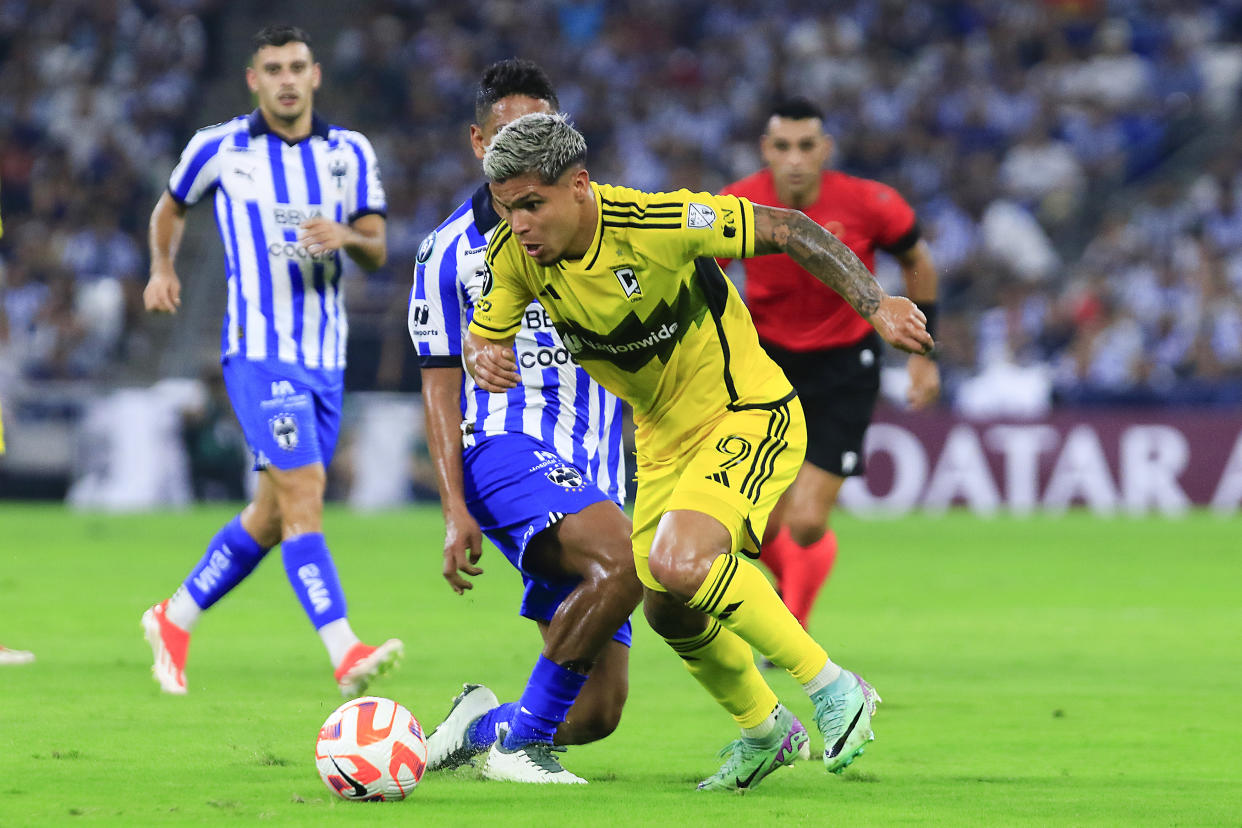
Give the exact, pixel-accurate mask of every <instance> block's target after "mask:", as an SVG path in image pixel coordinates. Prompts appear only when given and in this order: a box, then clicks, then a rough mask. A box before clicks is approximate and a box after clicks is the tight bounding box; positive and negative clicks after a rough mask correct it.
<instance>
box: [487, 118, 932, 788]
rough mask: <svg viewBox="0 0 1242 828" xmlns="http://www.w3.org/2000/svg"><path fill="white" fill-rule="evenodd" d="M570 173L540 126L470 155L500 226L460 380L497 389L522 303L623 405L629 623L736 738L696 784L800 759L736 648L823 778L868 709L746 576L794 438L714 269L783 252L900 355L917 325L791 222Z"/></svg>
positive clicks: (844, 258)
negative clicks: (639, 611)
mask: <svg viewBox="0 0 1242 828" xmlns="http://www.w3.org/2000/svg"><path fill="white" fill-rule="evenodd" d="M585 162H586V141H585V140H584V139H583V137H582V135H581V134H579V133H578V132H577V131H576V130H575V129H574V128H573V127H572V126H571V125H570V124H569V123H568V122H567V121H566V120H565V118H564V117H563V116H557V115H547V114H531V115H526V116H524V117H522V118H519V119H517V120H515V121H513V122H512V123H510V124H509V125H508V126H507V127H505V128H504V129H503V130H502V131H501V132H500V133H499V134H498V135H497V136H496V138H495V140H494V141H493V142H492V144H491V145H490V147H489V148H488V150H487V154H486V155H485V157H484V159H483V169H484V172H485V173H486V175H487V177H488V179H489V181H490V182H491V190H492V199H493V202H494V203H495V205H496V207H497V210H498V211H499V213H500V216H501V218H502V219H504V220H505V222H504V223H503V224H501V225H500V227H499V228H497V230H496V233H495V235H494V236H493V237H492V241H491V244H490V245H489V248H488V251H487V257H486V260H485V261H486V263H487V266H488V270H489V272H488V273H487V274H486V276H485V285H484V288H483V291H482V294H481V296H480V297H479V299H478V300H477V301H476V303H475V307H474V316H473V321H472V323H471V325H470V329H469V333H468V335H467V337H466V342H465V349H464V350H465V359H466V367H467V368H468V369H469V370H470V372H471V374H473V376H474V377H475V379H476V381H477V382H478V383H479V385H480V386H482V387H483V388H485V389H487V390H489V391H495V392H500V391H505V390H507V389H509V388H513V387H515V385H516V384H517V381H518V374H517V372H516V370H515V368H516V364H515V361H514V357H513V349H512V343H513V336H514V333H515V332H516V331H517V329H518V327H519V323H520V321H521V317H522V313H523V311H524V310H525V308H526V306H527V304H529V303H530V301H531V300H533V299H538V300H539V301H540V302H541V303H542V304H543V306H544V308H545V309H546V310H547V312H548V314H549V315H550V316H551V318H552V320H553V322H554V323H555V325H556V328H557V330H558V331H559V332H560V334H561V338H562V339H563V340H564V342H565V345H566V347H567V348H568V349H569V350H570V352H571V353H572V354H573V357H574V359H575V360H576V361H578V362H579V363H580V364H581V365H582V366H583V367H584V368H585V369H586V370H587V372H588V373H590V374H591V375H592V376H593V377H595V378H596V379H597V380H598V381H599V382H600V384H601V385H603V386H605V387H606V388H607V389H608V390H610V391H612V392H613V393H615V394H616V395H617V396H619V397H621V398H622V399H624V400H626V401H627V402H629V403H630V404H631V405H632V406H633V408H634V421H635V425H636V426H637V448H638V496H637V499H636V502H635V507H634V531H633V543H634V563H635V567H636V569H637V571H638V576H639V579H640V580H641V581H642V582H643V585H644V588H645V590H644V610H645V613H646V616H647V620H648V622H649V623H650V624H651V626H652V628H653V629H654V630H655V631H656V632H657V633H659V634H660V635H661V636H663V637H664V639H665V640H666V641H667V642H668V643H669V646H671V647H672V648H673V650H674V651H675V652H677V654H678V655H680V656H681V657H682V659H683V660H684V663H685V666H686V668H687V669H688V670H689V671H690V673H691V674H692V675H693V676H694V677H695V678H696V679H697V680H698V681H699V683H700V684H702V685H703V687H704V688H705V689H706V690H707V691H708V693H710V694H711V696H712V697H713V698H715V699H716V701H717V702H719V703H720V704H721V706H723V707H724V708H725V709H726V710H727V711H728V712H729V713H730V714H732V716H733V718H734V719H735V720H736V721H737V723H738V724H739V726H740V727H741V729H742V737H741V738H740V739H737V740H736V741H734V742H733V743H732V744H731V745H729V746H728V747H727V748H726V750H725V751H724V753H725V754H727V756H728V758H727V760H726V762H725V764H724V766H723V767H721V768H720V770H719V771H717V772H716V773H715V774H713V775H712V776H710V777H709V778H707V779H705V780H704V781H703V782H701V783H700V784H699V788H701V789H714V790H721V789H723V790H738V789H744V788H751V787H754V786H755V785H756V784H758V783H759V782H760V781H761V780H762V779H763V778H764V777H765V776H767V775H768V774H769V773H771V772H772V771H773V770H775V769H776V768H778V767H780V766H782V765H788V764H791V763H792V762H793V761H794V760H795V759H796V758H798V757H799V756H801V757H803V758H806V757H807V756H809V745H808V743H809V739H808V736H807V733H806V729H805V728H804V727H803V726H802V724H801V723H800V722H799V721H798V720H797V718H796V717H794V715H793V714H792V713H791V712H789V711H788V710H786V709H785V708H784V707H783V706H782V705H781V704H780V703H779V702H778V701H777V698H776V695H775V693H773V692H772V690H771V688H770V687H768V685H767V683H766V682H765V681H764V679H763V677H762V675H760V673H759V670H758V669H757V668H756V666H755V663H754V656H753V653H752V650H751V648H752V647H753V648H754V649H756V650H758V651H759V652H760V653H761V654H762V655H764V656H766V657H767V658H768V659H770V660H771V661H772V662H773V663H774V664H776V665H778V666H780V667H783V668H785V669H786V670H788V671H789V672H790V673H791V674H792V675H793V676H794V678H795V679H797V680H798V681H799V682H800V683H801V684H802V685H803V687H804V688H805V689H806V691H807V693H808V694H809V695H810V697H811V700H812V702H813V703H814V706H815V719H816V724H817V725H818V726H819V730H820V733H821V734H822V735H823V739H824V764H825V765H826V767H827V768H828V770H830V771H833V772H839V771H841V770H843V769H844V768H845V766H846V765H848V764H850V762H852V761H853V760H854V758H855V757H856V756H857V755H858V754H860V753H861V752H862V749H863V746H864V745H865V743H866V742H867V741H868V740H870V739H872V738H873V736H872V731H871V715H872V713H874V711H875V705H876V702H877V701H879V697H878V696H877V695H876V694H875V691H874V690H872V688H871V687H870V685H868V684H867V683H866V682H864V681H863V680H862V679H861V678H859V677H858V676H857V675H856V674H854V673H852V672H849V671H848V670H842V669H841V668H840V667H838V666H837V665H836V664H834V663H833V662H832V661H831V660H829V658H828V654H827V653H826V652H825V651H824V649H823V648H822V647H821V646H819V644H817V643H816V642H815V641H814V639H812V638H811V637H810V636H809V635H808V634H807V632H806V631H805V630H804V629H803V628H802V626H801V625H800V624H799V623H798V622H797V620H795V619H794V617H793V616H792V615H791V614H790V613H789V610H788V609H786V607H785V605H784V604H783V603H782V602H781V600H780V598H779V597H778V596H777V594H776V592H775V590H773V589H772V587H771V585H770V584H769V583H768V581H767V579H766V578H765V577H764V576H763V575H762V574H761V573H760V571H759V569H758V568H756V567H755V566H754V565H752V564H751V563H750V562H749V561H748V560H746V558H751V559H753V558H755V557H757V556H758V549H759V545H760V541H761V539H762V537H763V534H764V528H765V525H766V523H767V519H768V514H769V512H770V511H771V509H772V507H773V505H774V504H775V503H776V501H777V499H778V498H779V497H780V495H781V493H782V492H783V491H784V490H785V489H786V488H787V487H788V486H789V484H790V483H791V482H793V479H794V477H795V476H796V475H797V472H798V468H799V466H800V465H801V464H802V458H803V454H804V452H805V448H806V427H805V421H804V419H803V416H802V408H801V406H800V405H799V403H798V399H797V396H796V395H795V394H794V392H793V389H792V388H791V386H790V384H789V381H788V380H787V379H786V378H785V376H784V375H783V374H782V373H781V371H780V369H779V368H778V367H777V366H776V364H775V363H773V362H772V360H771V359H769V358H768V356H767V354H765V353H764V351H763V350H762V348H761V347H760V346H759V342H758V338H757V337H756V334H755V328H754V325H753V324H752V322H751V319H750V315H749V313H748V312H747V311H746V309H745V307H744V306H743V304H742V302H741V299H740V298H739V296H738V295H737V292H736V291H735V290H734V289H733V287H732V285H731V284H730V282H729V281H728V279H726V278H725V277H724V275H723V274H722V273H721V271H720V268H719V267H718V266H717V264H716V263H715V261H714V257H721V258H745V257H749V256H755V255H763V254H766V253H786V254H788V255H789V256H791V257H792V258H793V259H794V260H795V261H797V262H798V263H799V264H801V265H802V266H803V267H804V268H806V269H807V270H808V271H809V272H810V273H812V274H813V275H815V276H817V277H818V278H819V279H821V280H822V281H824V282H825V283H826V284H828V285H829V286H830V287H832V288H833V289H835V290H836V291H837V292H839V293H840V294H841V295H842V296H843V297H844V298H845V299H846V301H848V302H849V303H850V304H851V305H852V306H853V307H854V308H855V309H857V310H858V312H859V313H860V314H861V315H862V316H863V317H864V318H866V319H867V320H868V321H869V322H870V323H871V324H872V325H873V326H875V328H876V330H877V331H879V333H880V335H881V336H883V337H884V338H885V339H886V340H888V341H889V342H890V343H892V344H893V345H895V346H897V347H898V348H901V349H903V350H906V351H911V352H913V353H927V352H929V351H930V350H931V348H932V346H933V343H932V339H931V337H930V336H929V335H928V334H927V331H926V328H925V321H926V320H925V318H924V316H923V314H922V313H921V312H920V311H919V310H918V308H916V307H915V306H914V304H913V303H912V302H910V301H909V300H908V299H905V298H902V297H894V296H887V295H885V293H884V291H883V290H882V289H881V288H880V286H879V284H878V283H877V282H876V281H875V279H874V278H872V276H871V274H870V273H869V272H868V271H867V269H866V267H864V266H863V264H862V263H861V262H860V261H859V260H858V259H857V257H855V256H854V254H853V253H851V252H850V250H849V248H847V247H846V246H845V245H844V244H842V243H841V242H840V241H838V240H837V239H836V238H835V237H833V236H832V235H831V234H829V233H828V232H827V231H826V230H824V229H823V228H821V227H819V226H818V225H817V224H815V223H814V222H813V221H811V220H810V219H809V218H807V217H806V216H805V215H803V214H802V213H800V212H797V211H794V210H784V209H779V208H773V207H764V206H761V205H752V204H751V203H750V202H749V201H747V200H746V199H744V198H738V197H735V196H715V195H710V194H708V193H691V192H689V191H685V190H682V191H679V192H675V193H645V192H640V191H637V190H630V189H626V188H623V187H613V186H608V185H602V184H597V183H595V182H592V181H591V179H590V175H589V174H588V173H587V170H586V167H585Z"/></svg>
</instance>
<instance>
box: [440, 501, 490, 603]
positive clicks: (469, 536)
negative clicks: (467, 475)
mask: <svg viewBox="0 0 1242 828" xmlns="http://www.w3.org/2000/svg"><path fill="white" fill-rule="evenodd" d="M482 555H483V532H482V531H481V530H480V529H479V524H478V522H477V521H475V519H474V518H472V517H471V516H470V513H469V512H467V511H466V507H465V504H460V505H458V506H455V507H451V508H449V509H448V510H446V511H445V513H444V580H446V581H448V582H449V586H450V587H452V588H453V592H456V593H457V594H458V595H461V594H462V593H464V592H465V591H466V590H468V589H474V584H473V583H471V582H470V581H468V580H466V579H465V578H463V577H462V576H461V573H463V572H464V573H465V574H467V575H469V576H470V577H472V578H473V577H474V576H476V575H482V574H483V570H482V568H480V567H478V566H475V564H477V563H478V562H479V558H480V557H482Z"/></svg>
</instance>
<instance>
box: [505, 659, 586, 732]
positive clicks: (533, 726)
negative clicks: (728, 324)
mask: <svg viewBox="0 0 1242 828" xmlns="http://www.w3.org/2000/svg"><path fill="white" fill-rule="evenodd" d="M586 680H587V677H586V676H584V675H582V674H581V673H575V672H574V671H573V670H568V669H566V668H564V667H562V666H561V665H559V664H557V663H556V662H554V661H549V660H548V659H546V658H544V657H543V656H542V655H541V656H539V660H538V661H537V662H535V669H534V670H532V671H531V674H530V680H529V681H527V682H526V690H525V691H524V692H523V693H522V700H521V701H520V702H518V707H517V709H516V710H514V711H513V717H512V718H511V719H510V720H509V734H508V735H507V736H505V747H506V748H508V749H510V750H512V749H514V748H518V747H521V746H522V745H528V744H530V743H531V742H549V743H550V742H551V741H552V737H553V736H555V735H556V727H557V725H559V724H560V723H561V722H563V721H565V717H566V716H568V715H569V708H571V707H573V704H574V700H575V699H577V698H578V692H579V691H580V690H581V689H582V685H584V684H586Z"/></svg>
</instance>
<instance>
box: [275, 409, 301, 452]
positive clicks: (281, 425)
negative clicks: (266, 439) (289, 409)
mask: <svg viewBox="0 0 1242 828" xmlns="http://www.w3.org/2000/svg"><path fill="white" fill-rule="evenodd" d="M267 422H268V425H270V426H271V428H272V437H273V438H274V439H275V440H276V445H278V446H280V447H281V448H282V449H284V450H285V451H293V450H294V449H295V448H297V447H298V421H297V418H296V417H294V416H293V415H291V414H278V415H276V416H275V417H273V418H272V419H270V420H268V421H267Z"/></svg>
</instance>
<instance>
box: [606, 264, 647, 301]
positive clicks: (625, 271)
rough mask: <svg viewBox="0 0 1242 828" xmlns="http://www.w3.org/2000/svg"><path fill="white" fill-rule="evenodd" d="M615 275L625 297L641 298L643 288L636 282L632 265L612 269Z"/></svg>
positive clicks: (636, 278)
mask: <svg viewBox="0 0 1242 828" xmlns="http://www.w3.org/2000/svg"><path fill="white" fill-rule="evenodd" d="M612 272H613V274H614V275H615V276H616V277H617V281H618V282H620V283H621V289H622V290H624V291H625V298H626V299H642V298H643V288H642V285H640V284H638V275H637V274H636V273H634V268H632V267H618V268H616V269H615V270H613V271H612Z"/></svg>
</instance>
